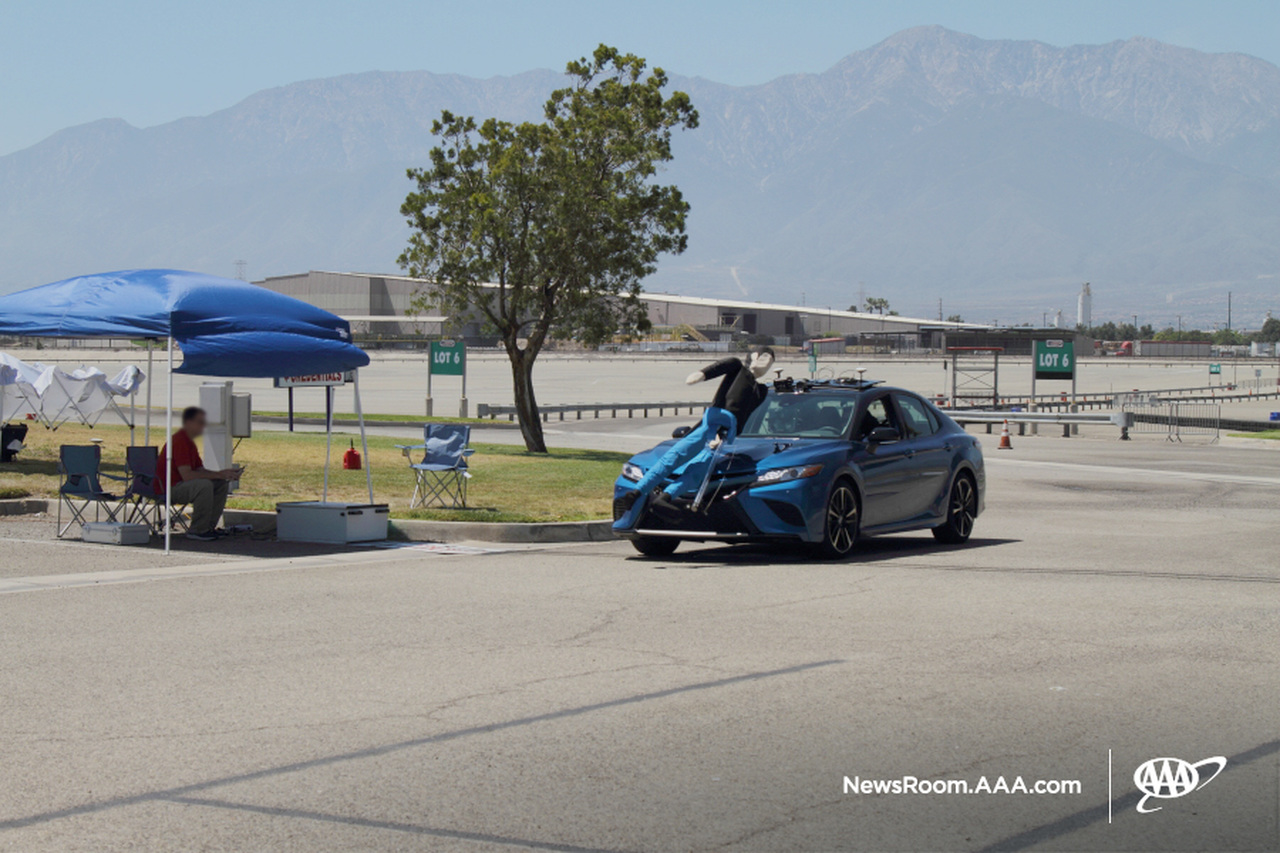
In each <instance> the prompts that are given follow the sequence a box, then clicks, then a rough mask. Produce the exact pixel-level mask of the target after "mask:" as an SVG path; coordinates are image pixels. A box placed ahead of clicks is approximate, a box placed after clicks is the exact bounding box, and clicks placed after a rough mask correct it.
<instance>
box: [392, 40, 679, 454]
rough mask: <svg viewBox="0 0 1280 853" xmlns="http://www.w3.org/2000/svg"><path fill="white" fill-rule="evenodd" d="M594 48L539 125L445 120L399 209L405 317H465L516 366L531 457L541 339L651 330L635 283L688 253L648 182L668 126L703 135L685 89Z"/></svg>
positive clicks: (668, 198) (668, 194) (673, 213)
mask: <svg viewBox="0 0 1280 853" xmlns="http://www.w3.org/2000/svg"><path fill="white" fill-rule="evenodd" d="M645 69H646V63H645V60H643V59H641V58H640V57H637V56H634V55H632V54H621V53H619V52H618V51H617V50H616V49H615V48H611V47H607V46H605V45H600V47H598V48H596V50H595V53H594V54H592V56H591V58H590V59H587V58H584V59H580V60H578V61H575V62H570V63H569V64H568V65H567V66H566V74H567V75H568V77H569V78H570V85H569V86H568V87H567V88H564V89H558V90H556V91H555V92H552V93H551V97H550V99H549V100H548V101H547V103H546V107H545V109H544V117H545V120H544V121H542V122H523V123H520V124H512V123H510V122H505V121H499V120H497V119H492V118H490V119H486V120H485V121H483V122H482V123H479V124H477V123H476V121H475V119H473V118H470V117H461V116H455V115H453V114H452V113H450V112H447V111H446V112H444V113H442V114H441V116H440V119H439V120H438V121H436V122H435V123H434V124H433V125H432V132H433V133H434V134H436V135H437V136H439V137H440V138H441V145H439V146H438V147H436V148H434V149H432V151H431V155H430V158H431V165H430V166H428V167H426V168H422V169H410V170H409V173H408V174H409V178H410V179H411V180H413V181H415V182H416V183H417V189H416V190H415V191H414V192H411V193H410V194H409V196H408V197H407V198H406V199H405V202H404V204H403V205H402V206H401V208H400V212H401V213H402V214H403V215H404V216H405V217H406V219H407V220H408V222H409V226H410V229H411V234H410V237H409V245H408V248H406V249H405V251H404V253H403V254H402V255H401V256H400V259H399V263H400V266H401V267H402V268H404V269H405V270H406V271H407V272H408V273H409V274H410V275H412V276H415V277H418V278H423V279H427V280H429V281H430V282H431V284H430V285H428V286H426V287H425V288H424V289H423V290H422V291H420V292H419V293H418V294H417V296H416V297H415V299H414V309H415V310H425V309H431V308H434V309H437V310H440V311H442V312H444V313H448V314H450V315H451V316H475V317H477V318H478V319H480V320H481V321H483V322H484V323H486V324H487V325H488V326H490V327H492V329H493V331H494V332H496V333H497V335H498V336H499V337H500V338H501V339H502V345H503V348H504V349H505V350H506V353H507V357H508V358H509V359H510V361H511V372H512V380H513V383H514V389H515V401H516V411H517V413H518V416H519V419H520V430H521V432H522V434H523V436H524V442H525V447H527V448H528V449H529V450H530V451H534V452H538V453H545V452H546V442H545V441H544V440H543V435H542V423H541V421H540V420H539V417H538V404H537V399H536V397H535V395H534V390H533V366H534V362H535V361H536V360H537V358H538V354H539V353H540V352H541V351H542V348H543V346H544V345H545V344H546V343H547V341H548V339H551V338H558V339H568V338H574V339H577V340H580V341H582V342H583V343H584V344H587V345H593V344H598V343H600V342H601V341H604V340H607V339H608V338H609V337H611V336H612V335H614V334H616V333H618V332H619V331H634V330H638V331H645V330H647V329H648V327H649V321H648V317H647V313H646V309H645V306H644V305H643V304H642V303H641V302H640V281H641V279H643V278H644V277H645V276H646V275H649V274H650V273H652V272H653V271H654V269H655V266H656V263H657V259H658V257H659V255H662V254H663V253H672V254H679V253H680V252H683V251H684V249H685V246H686V243H687V237H686V235H685V217H686V215H687V213H688V210H689V205H688V203H687V202H686V201H685V200H684V197H683V196H682V195H681V193H680V190H679V189H677V188H676V187H675V186H663V185H660V184H658V183H656V182H655V181H653V177H654V175H655V174H656V173H657V170H658V167H659V166H660V165H661V164H663V163H665V162H667V161H669V160H671V157H672V155H671V131H672V129H674V128H687V129H692V128H695V127H697V125H698V113H697V111H695V110H694V108H693V105H692V104H691V103H690V101H689V96H688V95H686V94H685V93H683V92H673V93H672V94H671V95H670V96H664V94H663V91H662V90H663V88H664V87H665V86H666V84H667V76H666V74H665V73H664V72H663V71H662V69H661V68H654V69H652V71H651V72H649V73H648V74H647V75H646V73H645Z"/></svg>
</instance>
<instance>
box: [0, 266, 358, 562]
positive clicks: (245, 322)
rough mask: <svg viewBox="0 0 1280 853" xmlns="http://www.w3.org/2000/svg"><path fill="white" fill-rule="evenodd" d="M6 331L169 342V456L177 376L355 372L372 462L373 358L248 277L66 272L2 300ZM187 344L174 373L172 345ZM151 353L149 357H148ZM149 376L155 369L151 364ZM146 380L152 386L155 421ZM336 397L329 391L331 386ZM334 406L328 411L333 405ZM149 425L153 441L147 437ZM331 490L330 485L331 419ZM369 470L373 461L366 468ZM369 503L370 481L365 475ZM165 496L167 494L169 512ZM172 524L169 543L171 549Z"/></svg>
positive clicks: (345, 327) (0, 326) (331, 323)
mask: <svg viewBox="0 0 1280 853" xmlns="http://www.w3.org/2000/svg"><path fill="white" fill-rule="evenodd" d="M0 334H4V335H18V336H23V337H52V338H103V337H111V338H143V339H148V340H158V339H161V338H167V339H168V343H169V346H168V351H169V400H168V406H167V407H166V415H165V433H166V438H165V448H166V450H165V455H166V457H167V458H173V454H172V451H173V448H172V442H173V374H174V373H175V372H177V373H190V374H199V375H204V376H226V377H257V378H274V377H279V376H294V375H299V374H314V373H338V372H345V371H356V373H355V376H356V380H355V389H354V390H355V404H356V414H357V416H358V417H359V418H360V438H361V444H362V445H363V446H364V453H365V459H366V460H367V459H368V458H369V448H368V441H367V439H366V438H365V434H364V414H363V412H362V410H361V406H360V378H359V377H360V374H359V370H358V369H359V368H361V367H364V366H365V365H366V364H368V363H369V356H368V355H366V354H365V352H364V351H363V350H361V349H360V348H359V347H357V346H355V345H354V344H352V343H351V327H350V324H348V323H347V321H346V320H343V319H342V318H341V317H338V316H337V315H334V314H330V313H329V312H328V311H324V310H322V309H320V308H316V307H315V306H313V305H308V304H307V303H305V302H302V301H300V300H298V299H294V298H292V297H290V296H285V295H283V294H280V293H275V292H274V291H270V290H267V289H265V288H262V287H258V286H256V285H252V284H248V283H246V282H243V281H235V280H233V279H226V278H219V277H217V276H211V275H204V274H202V273H194V272H185V271H183V270H124V271H122V272H112V273H102V274H99V275H89V276H80V277H77V278H69V279H67V280H66V281H59V282H54V283H53V284H46V285H42V286H40V287H33V288H30V289H29V290H23V291H19V292H18V293H11V294H9V295H7V296H0ZM175 344H176V345H177V347H178V348H180V349H181V350H182V355H183V359H182V364H181V366H179V367H177V368H176V369H175V367H174V364H173V351H174V345H175ZM150 354H151V353H150V350H148V358H150ZM148 376H150V369H148ZM150 389H151V385H150V380H148V384H147V396H148V407H147V416H148V419H149V418H150ZM328 393H332V389H328ZM328 408H329V409H330V410H332V407H331V406H330V407H328ZM149 427H150V423H149V421H148V441H149V439H150V428H149ZM326 432H327V433H329V440H328V443H326V446H325V486H324V488H325V492H326V497H327V493H328V488H329V443H331V440H332V432H333V423H332V418H331V419H330V422H329V423H328V424H326ZM366 472H368V466H367V465H366ZM366 478H367V483H368V486H369V500H370V502H372V501H373V477H372V474H371V473H366ZM169 509H170V506H169V498H168V496H167V490H166V498H165V512H166V516H165V517H166V518H167V517H168V512H169ZM169 528H170V526H169V525H167V524H166V525H165V536H164V547H165V551H166V552H168V550H169V538H170V529H169Z"/></svg>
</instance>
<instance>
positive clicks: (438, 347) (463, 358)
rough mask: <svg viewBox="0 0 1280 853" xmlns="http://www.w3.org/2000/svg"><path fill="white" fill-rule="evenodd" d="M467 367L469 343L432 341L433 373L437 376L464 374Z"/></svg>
mask: <svg viewBox="0 0 1280 853" xmlns="http://www.w3.org/2000/svg"><path fill="white" fill-rule="evenodd" d="M466 369H467V345H466V344H464V343H463V342H462V341H432V342H431V373H432V374H433V375H435V376H463V375H465V374H466Z"/></svg>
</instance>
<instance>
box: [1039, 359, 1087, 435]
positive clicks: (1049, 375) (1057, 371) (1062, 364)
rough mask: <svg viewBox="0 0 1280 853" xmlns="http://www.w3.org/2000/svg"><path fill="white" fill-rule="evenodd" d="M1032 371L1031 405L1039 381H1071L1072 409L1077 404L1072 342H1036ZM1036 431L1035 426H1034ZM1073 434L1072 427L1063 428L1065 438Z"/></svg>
mask: <svg viewBox="0 0 1280 853" xmlns="http://www.w3.org/2000/svg"><path fill="white" fill-rule="evenodd" d="M1031 367H1032V370H1031V404H1032V406H1034V405H1035V400H1036V380H1037V379H1061V380H1066V379H1070V380H1071V407H1072V409H1074V408H1075V402H1076V355H1075V344H1074V342H1072V341H1063V340H1049V341H1036V342H1035V358H1034V359H1033V360H1032V365H1031ZM1033 431H1034V425H1033ZM1070 434H1071V427H1070V426H1065V425H1064V426H1063V428H1062V435H1063V436H1064V437H1066V436H1069V435H1070Z"/></svg>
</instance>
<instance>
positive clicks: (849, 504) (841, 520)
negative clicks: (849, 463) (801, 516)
mask: <svg viewBox="0 0 1280 853" xmlns="http://www.w3.org/2000/svg"><path fill="white" fill-rule="evenodd" d="M824 524H825V527H824V529H823V536H822V541H821V542H820V543H818V545H817V552H818V555H819V556H822V557H826V558H828V559H832V560H838V559H840V558H841V557H847V556H848V555H849V553H850V552H851V551H852V550H853V546H854V543H856V542H857V541H858V532H859V529H860V528H861V524H862V512H861V507H860V506H859V505H858V493H857V492H856V491H854V488H853V485H852V484H851V483H850V482H849V481H848V480H840V481H839V482H837V483H836V485H835V488H833V489H832V490H831V496H830V497H828V498H827V514H826V518H825V520H824Z"/></svg>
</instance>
